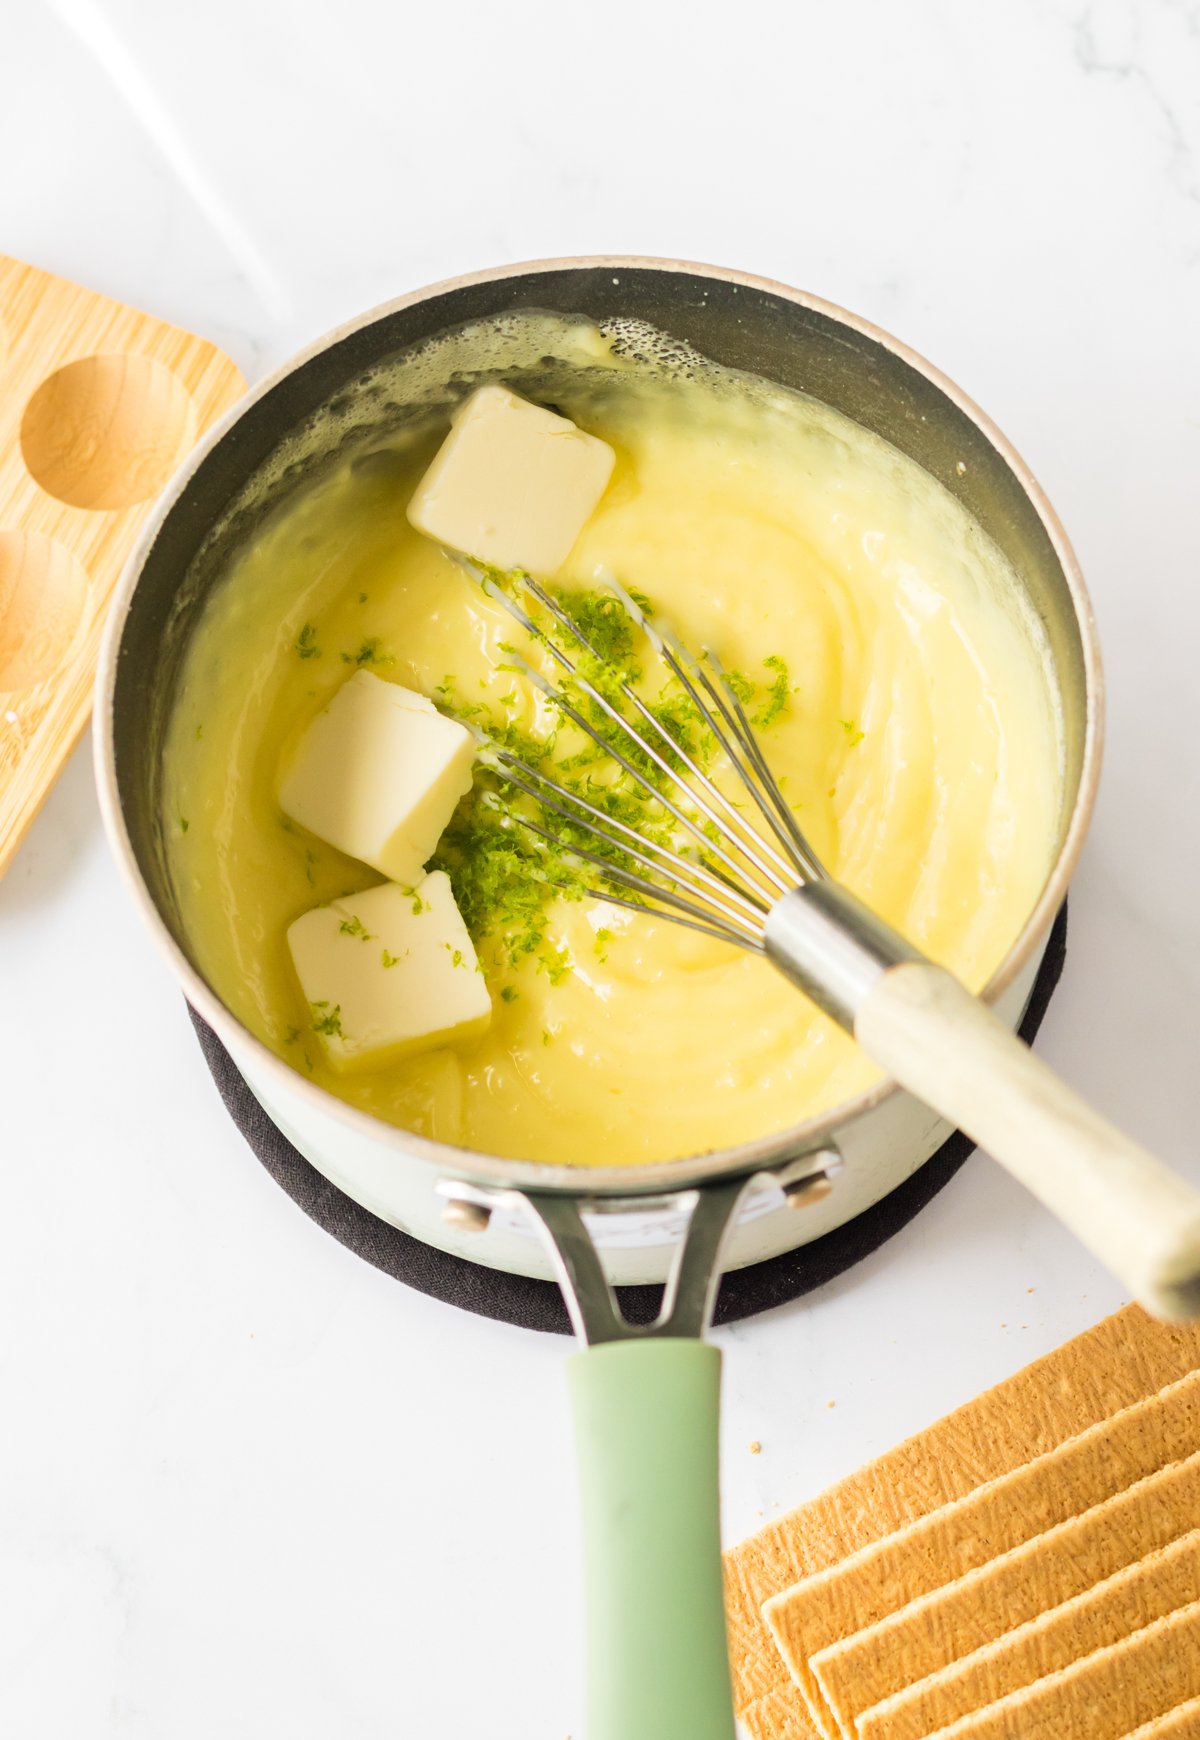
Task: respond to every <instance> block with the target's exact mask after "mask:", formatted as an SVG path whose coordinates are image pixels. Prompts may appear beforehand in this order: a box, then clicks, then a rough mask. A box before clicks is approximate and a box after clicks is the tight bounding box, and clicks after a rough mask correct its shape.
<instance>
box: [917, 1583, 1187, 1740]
mask: <svg viewBox="0 0 1200 1740" xmlns="http://www.w3.org/2000/svg"><path fill="white" fill-rule="evenodd" d="M1198 1693H1200V1601H1194V1602H1192V1604H1191V1605H1190V1606H1188V1607H1181V1608H1180V1609H1179V1610H1178V1612H1176V1613H1170V1614H1168V1615H1167V1617H1166V1618H1165V1619H1159V1620H1156V1621H1155V1623H1154V1624H1153V1625H1148V1626H1146V1627H1145V1629H1144V1630H1142V1631H1135V1632H1134V1634H1133V1636H1132V1637H1126V1638H1124V1639H1123V1640H1122V1641H1121V1642H1120V1643H1117V1644H1113V1645H1112V1646H1111V1647H1110V1648H1108V1649H1098V1650H1097V1651H1096V1652H1095V1654H1094V1655H1089V1656H1085V1657H1084V1659H1083V1660H1082V1661H1077V1662H1074V1663H1073V1664H1072V1666H1070V1667H1069V1668H1064V1669H1063V1670H1062V1671H1061V1672H1060V1673H1055V1674H1049V1675H1048V1676H1047V1677H1046V1678H1045V1679H1044V1680H1039V1681H1038V1682H1037V1684H1036V1685H1033V1686H1027V1687H1025V1688H1024V1689H1023V1690H1022V1691H1019V1692H1013V1693H1012V1694H1011V1695H1010V1696H1009V1697H1007V1698H1001V1699H1000V1700H999V1702H997V1703H995V1704H989V1706H988V1708H987V1709H986V1710H979V1711H977V1712H976V1713H975V1714H974V1715H971V1716H964V1717H963V1718H962V1720H961V1721H958V1722H952V1723H951V1724H950V1725H949V1727H946V1728H938V1729H936V1730H935V1731H934V1733H933V1734H930V1735H927V1736H926V1737H925V1740H1031V1736H1033V1735H1046V1736H1047V1737H1048V1740H1049V1736H1053V1740H1124V1736H1125V1735H1127V1734H1128V1733H1129V1731H1130V1729H1131V1728H1136V1727H1137V1726H1138V1725H1139V1724H1141V1725H1143V1726H1145V1725H1146V1724H1149V1727H1150V1732H1151V1734H1153V1735H1155V1736H1157V1735H1158V1734H1160V1733H1161V1731H1162V1730H1161V1727H1156V1726H1155V1724H1156V1723H1157V1722H1159V1721H1160V1718H1162V1717H1163V1716H1165V1715H1167V1714H1168V1712H1170V1711H1173V1710H1175V1709H1176V1708H1177V1706H1178V1705H1179V1704H1180V1703H1182V1702H1183V1701H1184V1700H1185V1699H1187V1698H1192V1697H1195V1696H1196V1695H1197V1694H1198Z"/></svg>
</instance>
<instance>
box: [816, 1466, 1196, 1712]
mask: <svg viewBox="0 0 1200 1740" xmlns="http://www.w3.org/2000/svg"><path fill="white" fill-rule="evenodd" d="M1198 1521H1200V1451H1198V1452H1197V1453H1196V1454H1195V1455H1194V1456H1189V1457H1188V1458H1187V1459H1186V1461H1183V1462H1176V1463H1172V1464H1171V1465H1170V1466H1169V1467H1167V1468H1163V1469H1161V1470H1159V1471H1157V1472H1156V1473H1154V1474H1149V1475H1147V1476H1146V1478H1145V1479H1144V1480H1139V1481H1136V1482H1135V1483H1134V1484H1133V1485H1132V1486H1129V1487H1127V1488H1126V1489H1125V1491H1124V1492H1119V1493H1117V1494H1116V1495H1115V1496H1114V1497H1112V1498H1107V1499H1104V1500H1103V1501H1102V1502H1101V1503H1100V1504H1097V1505H1093V1506H1092V1508H1091V1509H1090V1510H1085V1511H1083V1512H1081V1513H1080V1515H1079V1516H1074V1517H1071V1518H1070V1519H1069V1521H1067V1522H1064V1523H1059V1524H1058V1525H1057V1526H1056V1527H1055V1528H1052V1529H1048V1530H1046V1532H1045V1533H1044V1534H1040V1535H1035V1536H1034V1537H1033V1539H1032V1540H1029V1541H1025V1542H1023V1543H1022V1545H1021V1546H1019V1547H1013V1548H1012V1549H1011V1550H1010V1551H1009V1552H1007V1553H1002V1554H1001V1555H1000V1557H999V1558H996V1559H992V1560H990V1561H989V1562H988V1563H987V1564H986V1565H981V1566H980V1567H979V1568H978V1569H977V1570H974V1571H968V1573H967V1575H966V1576H965V1577H960V1578H959V1579H958V1581H957V1582H954V1583H948V1584H946V1585H944V1586H943V1587H942V1588H940V1589H935V1590H934V1591H933V1592H932V1593H931V1594H929V1595H922V1596H920V1597H919V1598H918V1599H917V1600H916V1601H912V1602H910V1603H909V1605H908V1606H907V1607H902V1608H900V1609H899V1611H898V1612H896V1613H889V1614H888V1616H887V1618H886V1619H882V1620H881V1621H880V1622H879V1624H878V1625H873V1626H868V1627H867V1628H866V1629H865V1630H864V1631H859V1632H856V1633H855V1634H854V1635H853V1636H852V1637H847V1638H843V1639H842V1640H841V1641H840V1642H839V1643H835V1644H833V1645H832V1646H831V1647H830V1648H829V1649H826V1650H822V1651H821V1652H820V1654H818V1655H816V1656H814V1658H813V1661H812V1668H813V1673H814V1674H815V1676H816V1679H817V1683H818V1684H819V1686H820V1688H821V1690H822V1692H823V1693H824V1696H825V1700H826V1702H827V1703H828V1705H829V1707H830V1709H831V1710H832V1711H833V1712H834V1714H835V1716H836V1717H837V1719H838V1721H839V1723H840V1724H841V1726H842V1729H843V1731H844V1732H845V1733H847V1734H852V1733H854V1732H855V1721H856V1719H857V1718H858V1717H860V1716H862V1715H863V1713H864V1712H865V1711H867V1710H869V1709H871V1708H873V1707H874V1706H875V1705H876V1704H880V1703H882V1702H883V1701H884V1700H885V1699H886V1698H890V1697H892V1696H894V1695H895V1694H897V1693H900V1692H902V1691H904V1690H905V1689H906V1688H907V1687H908V1686H910V1685H913V1684H914V1683H916V1682H917V1681H918V1680H922V1679H924V1678H925V1677H926V1676H927V1675H930V1674H935V1673H937V1672H939V1670H941V1669H943V1668H948V1667H950V1666H951V1665H952V1664H953V1663H955V1662H958V1661H961V1660H962V1659H963V1657H965V1656H967V1655H970V1654H972V1653H973V1652H974V1651H976V1650H978V1649H980V1648H982V1647H984V1646H986V1645H988V1644H990V1643H991V1642H993V1641H994V1640H995V1639H997V1638H1000V1637H1003V1636H1004V1635H1005V1633H1006V1632H1010V1631H1012V1630H1014V1629H1015V1628H1016V1627H1017V1626H1019V1625H1023V1624H1024V1623H1026V1622H1027V1621H1029V1620H1032V1619H1036V1618H1037V1616H1038V1614H1039V1613H1042V1612H1044V1611H1045V1610H1046V1609H1047V1608H1050V1607H1057V1606H1059V1605H1060V1604H1061V1603H1062V1602H1064V1601H1070V1600H1071V1599H1072V1598H1073V1597H1074V1596H1078V1595H1084V1594H1086V1593H1087V1591H1088V1590H1089V1589H1091V1588H1093V1587H1094V1586H1095V1585H1096V1584H1097V1583H1100V1582H1102V1581H1103V1580H1104V1579H1105V1578H1107V1577H1111V1576H1112V1575H1113V1573H1114V1572H1117V1571H1121V1570H1123V1569H1124V1568H1125V1567H1126V1566H1128V1565H1132V1564H1133V1563H1134V1562H1135V1561H1136V1560H1138V1559H1141V1558H1144V1557H1145V1556H1146V1555H1147V1554H1149V1553H1153V1552H1155V1551H1156V1550H1157V1549H1158V1548H1160V1547H1165V1546H1168V1545H1169V1544H1170V1543H1171V1542H1172V1541H1174V1540H1176V1539H1178V1537H1179V1536H1180V1535H1182V1534H1184V1533H1186V1532H1187V1530H1188V1529H1190V1528H1191V1527H1192V1526H1193V1525H1194V1524H1195V1523H1196V1522H1198Z"/></svg>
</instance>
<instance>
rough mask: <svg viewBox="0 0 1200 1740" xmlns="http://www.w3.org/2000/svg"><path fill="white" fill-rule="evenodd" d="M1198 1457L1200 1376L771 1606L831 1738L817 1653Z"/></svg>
mask: <svg viewBox="0 0 1200 1740" xmlns="http://www.w3.org/2000/svg"><path fill="white" fill-rule="evenodd" d="M1196 1450H1200V1371H1197V1372H1193V1373H1192V1374H1191V1375H1190V1376H1188V1377H1185V1378H1180V1379H1179V1381H1178V1382H1177V1383H1174V1384H1171V1385H1168V1387H1167V1388H1166V1389H1163V1390H1160V1391H1159V1392H1158V1394H1157V1395H1154V1396H1150V1397H1148V1398H1147V1399H1146V1400H1144V1401H1140V1402H1134V1403H1133V1404H1132V1405H1131V1406H1130V1407H1127V1408H1124V1409H1122V1411H1121V1412H1120V1413H1118V1414H1114V1415H1113V1416H1112V1417H1111V1418H1110V1419H1107V1420H1099V1421H1097V1422H1096V1423H1095V1424H1094V1425H1091V1426H1088V1427H1087V1429H1086V1430H1085V1431H1083V1432H1080V1433H1079V1434H1078V1435H1077V1436H1076V1437H1074V1438H1069V1439H1068V1440H1067V1441H1066V1443H1064V1444H1059V1445H1057V1446H1056V1447H1055V1448H1054V1449H1052V1450H1048V1451H1046V1452H1045V1454H1044V1455H1042V1456H1039V1457H1037V1458H1036V1459H1035V1460H1034V1461H1032V1462H1027V1463H1025V1464H1024V1465H1023V1466H1022V1467H1020V1468H1017V1469H1014V1470H1013V1471H1012V1472H1011V1473H1008V1474H1003V1475H1001V1476H1000V1477H999V1478H998V1479H996V1480H989V1481H986V1482H985V1483H984V1484H983V1485H981V1486H978V1487H976V1488H975V1490H974V1491H972V1492H969V1493H967V1494H966V1496H965V1497H963V1498H958V1499H955V1500H953V1501H952V1502H951V1503H950V1504H948V1505H944V1506H943V1507H942V1509H941V1510H938V1511H933V1512H931V1513H930V1514H929V1515H927V1516H923V1517H920V1518H919V1519H918V1520H917V1521H916V1522H912V1523H908V1524H907V1525H906V1526H905V1527H903V1528H901V1529H898V1530H897V1531H896V1532H895V1533H894V1534H891V1535H888V1536H887V1537H886V1538H885V1539H884V1540H882V1541H875V1542H873V1543H872V1544H871V1545H870V1546H868V1547H863V1548H860V1550H859V1551H858V1552H857V1553H854V1554H852V1555H851V1556H850V1557H849V1558H848V1559H845V1560H843V1561H842V1562H841V1563H840V1564H838V1565H834V1566H831V1567H830V1568H829V1569H828V1570H826V1571H818V1572H816V1573H815V1574H814V1575H813V1576H811V1577H806V1578H805V1579H804V1581H803V1582H801V1583H798V1584H797V1585H796V1586H795V1587H794V1588H792V1589H788V1590H785V1591H784V1592H783V1594H781V1595H777V1596H774V1597H773V1598H772V1599H771V1600H770V1601H767V1602H765V1603H764V1605H763V1617H764V1618H765V1619H766V1621H767V1623H768V1625H769V1626H770V1627H771V1631H772V1634H773V1635H774V1637H775V1641H776V1643H777V1645H778V1647H779V1651H780V1654H781V1655H782V1656H783V1658H784V1660H785V1662H786V1663H787V1665H788V1668H789V1669H790V1671H791V1674H792V1678H793V1679H794V1680H795V1681H796V1683H797V1685H798V1686H799V1687H800V1690H801V1693H802V1695H803V1697H804V1700H805V1702H806V1703H807V1705H808V1707H809V1710H810V1712H811V1714H812V1717H813V1720H814V1722H815V1723H816V1725H817V1727H818V1728H819V1729H820V1731H821V1732H822V1734H824V1735H825V1736H826V1740H839V1734H840V1732H841V1731H840V1729H839V1727H838V1725H837V1723H836V1722H835V1720H834V1717H833V1713H832V1711H831V1710H830V1709H829V1706H828V1705H827V1704H826V1703H825V1700H824V1698H823V1696H822V1694H821V1690H820V1687H819V1686H818V1684H817V1681H816V1679H815V1678H814V1676H813V1672H812V1668H811V1666H810V1659H811V1657H812V1656H814V1655H815V1654H816V1653H817V1652H818V1651H819V1650H822V1649H827V1648H828V1647H829V1645H830V1644H832V1643H836V1642H837V1641H838V1639H839V1638H842V1637H848V1636H849V1635H850V1634H851V1633H852V1632H855V1631H861V1630H862V1629H863V1628H864V1626H867V1625H872V1624H875V1623H876V1622H877V1621H878V1620H880V1619H882V1618H884V1617H885V1615H887V1614H889V1613H895V1612H896V1611H897V1609H899V1608H901V1607H905V1606H907V1604H908V1603H909V1602H910V1601H914V1600H916V1598H917V1596H918V1595H926V1594H928V1593H929V1591H930V1590H931V1589H938V1588H941V1587H942V1586H943V1585H944V1584H946V1583H952V1582H954V1581H955V1580H956V1578H958V1577H961V1576H963V1575H965V1573H966V1572H967V1571H972V1570H974V1569H975V1568H976V1567H977V1566H979V1565H985V1564H987V1562H988V1560H989V1559H994V1558H996V1557H997V1555H998V1554H1000V1553H1004V1552H1007V1551H1008V1550H1009V1548H1011V1547H1017V1546H1020V1545H1021V1543H1022V1542H1023V1541H1027V1540H1030V1539H1031V1538H1032V1537H1033V1536H1034V1535H1038V1534H1042V1533H1043V1532H1044V1531H1045V1530H1046V1529H1049V1528H1053V1527H1054V1525H1055V1524H1056V1523H1061V1522H1066V1521H1067V1519H1068V1518H1069V1517H1072V1516H1078V1515H1079V1513H1080V1512H1081V1511H1084V1510H1089V1509H1090V1508H1091V1507H1092V1505H1094V1504H1099V1503H1100V1501H1101V1500H1102V1499H1105V1498H1110V1497H1112V1496H1113V1494H1114V1493H1116V1492H1120V1491H1122V1490H1124V1488H1125V1487H1127V1486H1129V1485H1131V1484H1132V1483H1133V1482H1134V1481H1135V1480H1140V1479H1142V1478H1144V1477H1145V1476H1146V1475H1147V1474H1152V1473H1154V1471H1155V1470H1156V1469H1159V1468H1162V1467H1163V1466H1164V1464H1166V1463H1168V1462H1176V1461H1179V1460H1181V1459H1182V1458H1184V1457H1187V1456H1190V1455H1191V1454H1192V1453H1193V1452H1194V1451H1196Z"/></svg>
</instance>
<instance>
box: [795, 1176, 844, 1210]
mask: <svg viewBox="0 0 1200 1740" xmlns="http://www.w3.org/2000/svg"><path fill="white" fill-rule="evenodd" d="M832 1189H833V1180H832V1178H829V1177H827V1176H826V1175H825V1173H824V1172H818V1173H817V1174H816V1176H815V1177H814V1178H797V1179H796V1180H795V1181H794V1182H793V1183H791V1184H785V1185H784V1187H783V1195H784V1200H785V1202H786V1203H787V1205H788V1207H789V1208H812V1207H813V1205H814V1204H815V1203H818V1202H824V1200H825V1198H826V1197H827V1196H828V1195H829V1193H830V1192H831V1191H832Z"/></svg>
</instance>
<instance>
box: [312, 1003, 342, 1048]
mask: <svg viewBox="0 0 1200 1740" xmlns="http://www.w3.org/2000/svg"><path fill="white" fill-rule="evenodd" d="M309 1008H310V1009H311V1010H312V1030H313V1032H314V1033H325V1034H336V1035H337V1037H338V1038H339V1039H340V1038H342V1037H343V1035H342V1005H341V1004H340V1003H335V1004H334V1006H333V1008H332V1009H331V1008H330V1007H329V1004H328V1002H327V1001H325V1000H324V999H322V1000H321V1001H320V1002H319V1003H310V1004H309Z"/></svg>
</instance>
